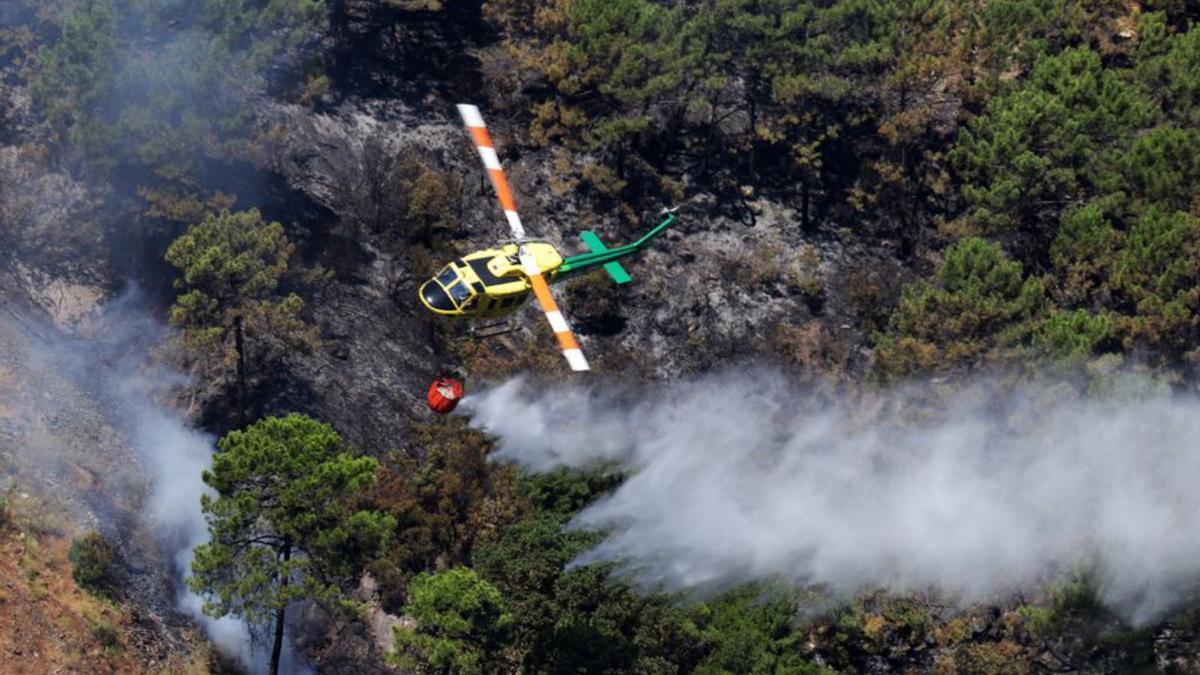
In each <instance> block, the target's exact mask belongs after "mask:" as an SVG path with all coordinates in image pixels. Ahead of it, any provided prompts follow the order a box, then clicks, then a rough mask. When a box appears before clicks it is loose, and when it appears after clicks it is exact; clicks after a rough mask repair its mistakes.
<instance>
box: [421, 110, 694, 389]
mask: <svg viewBox="0 0 1200 675" xmlns="http://www.w3.org/2000/svg"><path fill="white" fill-rule="evenodd" d="M458 112H459V115H460V116H461V117H462V120H463V125H464V126H465V127H466V129H467V133H468V134H470V136H471V140H472V141H473V142H474V144H475V147H476V149H477V150H478V151H479V158H480V159H481V160H482V161H483V166H484V168H485V169H487V173H488V176H489V177H490V178H491V181H492V187H493V188H495V190H496V196H497V197H498V198H499V200H500V208H501V209H503V211H504V216H505V218H506V219H507V221H508V226H509V230H510V231H511V232H512V240H510V241H508V242H502V243H501V245H499V246H498V247H496V248H489V249H485V250H482V251H477V252H475V253H471V254H470V255H466V256H463V257H461V258H458V259H457V260H454V261H453V262H451V263H449V264H447V265H446V266H445V267H443V268H442V269H441V270H440V271H439V272H438V273H437V274H436V275H435V276H434V277H433V278H431V279H430V280H429V281H426V282H425V283H424V284H422V285H421V287H420V289H419V290H418V295H419V296H420V298H421V302H422V304H424V305H425V307H426V308H427V309H429V311H431V312H434V313H435V314H441V315H444V316H453V317H467V318H484V319H490V318H499V317H504V316H507V315H509V314H513V313H515V312H516V311H517V310H519V309H520V308H521V307H523V306H524V305H525V303H526V302H527V301H528V300H529V298H530V296H531V295H532V296H533V297H534V298H535V299H536V300H537V303H538V305H539V306H540V307H541V309H542V311H543V312H544V313H545V314H546V319H547V320H548V321H549V322H550V327H551V328H552V329H553V330H554V335H555V337H556V338H557V339H558V345H559V348H560V349H562V352H563V356H565V357H566V359H567V363H568V364H569V365H570V367H571V370H576V371H581V370H588V369H589V366H588V362H587V358H586V357H584V355H583V350H582V349H580V347H579V341H578V340H577V339H576V338H575V334H574V333H573V332H572V331H571V327H570V325H569V324H568V323H567V320H566V318H565V317H564V316H563V313H562V312H561V311H560V310H559V309H558V305H557V303H556V302H555V300H554V295H553V294H552V293H551V292H550V284H551V283H555V282H558V281H562V280H564V279H569V278H571V277H573V276H576V275H578V274H582V273H584V272H589V271H591V270H594V269H597V268H603V269H604V271H605V272H607V273H608V275H609V276H610V277H611V278H612V280H613V281H614V282H616V283H618V284H627V283H629V282H630V281H632V278H631V277H630V276H629V273H628V272H626V271H625V268H623V267H622V266H621V263H620V262H618V260H619V259H621V258H624V257H626V256H628V255H632V254H634V253H637V252H638V251H641V250H642V249H645V248H646V247H648V246H649V245H650V243H651V241H652V240H653V239H654V238H655V237H657V236H658V235H659V234H661V233H662V232H663V231H664V230H666V229H667V228H669V227H670V226H671V225H672V224H673V223H674V222H675V220H676V217H675V211H674V209H666V210H664V212H663V213H664V214H665V216H666V218H665V219H664V220H663V221H662V222H660V223H659V224H658V225H657V226H655V227H654V228H653V229H651V230H650V231H648V232H647V233H646V234H644V235H643V236H642V237H641V238H640V239H638V240H637V241H635V242H633V243H631V244H626V245H624V246H617V247H615V248H608V247H607V246H605V245H604V243H603V242H602V241H601V240H600V238H599V237H598V236H596V234H595V233H594V232H591V231H583V232H581V233H580V235H579V236H580V238H581V239H583V243H584V244H585V245H586V246H587V248H588V251H589V252H588V253H584V254H581V255H576V256H571V257H564V256H563V255H562V254H561V253H560V252H559V251H558V250H557V249H556V248H555V247H554V246H553V245H551V244H549V243H546V242H543V241H535V240H533V239H531V238H530V237H528V236H527V234H526V232H525V227H524V225H523V224H522V223H521V217H520V215H518V214H517V207H516V202H515V201H514V200H513V196H512V190H511V189H510V188H509V186H508V180H507V179H506V178H505V177H504V170H503V169H502V168H501V166H500V158H499V157H498V156H497V155H496V149H495V147H494V146H493V145H492V139H491V136H490V135H489V134H488V130H487V126H486V125H485V124H484V121H483V115H482V114H480V112H479V108H477V107H476V106H474V105H469V104H459V105H458Z"/></svg>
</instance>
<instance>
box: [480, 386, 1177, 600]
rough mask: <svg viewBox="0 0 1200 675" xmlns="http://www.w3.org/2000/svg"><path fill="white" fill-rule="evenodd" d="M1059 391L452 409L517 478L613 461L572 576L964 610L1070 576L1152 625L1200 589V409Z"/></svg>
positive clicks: (695, 397)
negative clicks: (600, 569) (609, 571)
mask: <svg viewBox="0 0 1200 675" xmlns="http://www.w3.org/2000/svg"><path fill="white" fill-rule="evenodd" d="M1065 389H1068V388H1065V387H1064V388H1059V389H1055V388H1050V389H1042V390H1040V391H1039V392H1038V393H1033V392H1026V393H1024V394H998V393H994V391H995V390H994V389H989V388H987V387H982V386H981V387H977V388H975V389H972V390H970V391H967V392H963V393H962V394H960V395H958V396H957V397H956V403H954V404H953V405H952V406H950V407H949V408H946V407H943V408H942V409H941V410H939V411H937V412H938V414H936V415H930V414H928V411H927V410H926V412H925V414H924V417H922V415H921V414H920V411H921V410H922V409H924V408H923V407H922V406H925V407H926V408H927V406H928V403H929V401H930V400H931V399H929V398H928V397H927V396H925V394H924V393H923V392H921V391H918V390H907V391H897V392H892V393H888V394H883V395H880V396H878V397H875V398H874V400H872V401H869V402H866V401H859V402H857V403H853V404H852V403H849V402H847V401H838V400H822V399H821V398H819V397H817V396H814V395H811V394H809V393H806V392H805V391H802V390H801V389H800V388H799V387H798V386H797V385H796V384H794V383H791V382H789V381H788V380H787V379H786V378H785V377H784V376H782V375H779V374H777V373H775V372H772V371H768V370H765V369H764V370H754V369H752V370H750V371H745V370H743V371H739V372H725V373H720V374H713V375H708V376H704V377H700V378H696V379H692V380H686V381H680V382H674V383H670V384H667V385H663V386H660V387H656V388H653V389H649V390H644V391H641V392H636V391H633V390H618V391H610V390H605V389H600V388H593V389H585V388H557V389H544V390H541V391H540V392H533V390H532V388H531V387H529V386H527V385H526V383H524V382H522V381H520V380H514V381H510V382H507V383H504V384H502V385H500V386H498V387H495V388H493V389H490V390H488V391H485V392H483V393H481V394H479V395H477V396H473V397H469V398H468V399H466V400H465V401H464V408H465V409H466V410H467V411H468V413H469V414H472V415H473V424H475V425H476V426H478V427H481V428H483V429H486V430H487V431H488V432H490V433H492V434H495V435H496V436H497V437H498V451H497V453H496V455H495V456H496V457H497V458H498V459H503V460H508V461H513V462H516V463H518V464H520V465H522V466H523V467H525V468H527V469H529V470H531V471H534V472H540V471H546V470H549V469H553V468H555V467H561V466H567V467H577V468H586V467H589V466H594V465H596V464H598V463H607V462H618V463H619V464H620V465H621V466H622V467H623V469H624V470H625V472H626V476H627V478H626V480H625V481H624V482H623V483H622V484H621V485H620V487H618V488H617V489H616V490H615V491H614V492H613V493H612V494H611V495H609V496H606V497H604V498H603V499H601V500H600V501H598V502H597V503H595V504H593V505H592V506H590V507H589V508H587V509H586V510H584V511H583V512H582V513H580V514H579V515H578V516H577V518H576V519H575V524H576V525H577V526H580V527H585V528H589V529H598V530H602V531H604V532H606V534H607V536H606V538H605V540H604V541H603V543H601V544H600V545H599V546H598V547H597V548H595V549H594V550H592V551H590V552H588V553H587V554H585V555H584V556H583V557H582V558H581V559H580V560H579V561H577V562H579V563H589V562H596V561H617V562H618V563H619V564H620V567H621V569H622V570H623V571H624V572H625V573H627V574H629V575H631V576H632V577H633V578H634V579H635V580H636V581H638V582H640V583H642V584H646V585H649V586H654V587H664V588H667V589H686V588H705V587H724V586H726V585H729V584H734V583H738V582H742V581H748V580H752V579H760V578H768V577H771V578H780V577H782V578H785V579H789V580H792V581H795V582H798V583H802V584H814V585H821V586H824V587H827V588H828V589H830V590H832V591H834V592H837V593H853V592H855V591H858V590H863V589H869V588H879V587H882V588H888V589H892V590H897V591H911V590H930V589H933V590H937V591H939V592H940V593H942V594H944V595H947V596H949V597H953V598H957V599H959V600H961V601H963V602H971V601H978V600H982V599H984V598H986V597H988V596H992V595H994V594H1004V593H1011V592H1014V591H1017V590H1023V589H1027V588H1030V587H1032V586H1034V585H1035V584H1038V583H1040V582H1043V581H1045V580H1047V579H1048V578H1052V577H1054V576H1055V575H1059V574H1063V573H1068V572H1072V571H1077V570H1079V569H1081V568H1083V567H1086V568H1088V569H1089V570H1092V571H1093V573H1094V574H1095V575H1096V577H1097V582H1098V584H1099V592H1100V595H1101V599H1102V600H1103V601H1104V602H1105V603H1106V604H1108V605H1109V606H1110V607H1112V608H1113V609H1114V610H1116V611H1117V612H1119V613H1121V614H1122V615H1123V616H1125V617H1126V618H1127V619H1129V620H1130V621H1132V622H1134V623H1140V622H1145V621H1148V620H1151V619H1153V618H1155V617H1157V616H1160V615H1161V614H1162V612H1164V611H1166V610H1168V609H1170V608H1171V607H1172V606H1173V605H1174V604H1177V603H1178V602H1179V600H1180V598H1181V596H1182V595H1183V594H1185V593H1187V592H1190V591H1191V590H1193V589H1194V588H1195V587H1196V582H1197V581H1200V517H1198V516H1200V446H1198V444H1200V401H1197V400H1195V399H1193V398H1184V399H1180V398H1174V397H1170V396H1168V395H1166V394H1155V395H1151V396H1149V397H1146V398H1142V399H1140V400H1138V399H1134V400H1127V399H1122V400H1109V401H1101V400H1077V399H1075V398H1074V397H1072V396H1069V395H1065V394H1063V390H1065Z"/></svg>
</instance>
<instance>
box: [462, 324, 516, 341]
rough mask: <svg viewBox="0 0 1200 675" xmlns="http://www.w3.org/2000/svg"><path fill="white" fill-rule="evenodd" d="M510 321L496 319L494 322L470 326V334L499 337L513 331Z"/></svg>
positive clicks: (480, 336) (479, 336) (481, 336)
mask: <svg viewBox="0 0 1200 675" xmlns="http://www.w3.org/2000/svg"><path fill="white" fill-rule="evenodd" d="M515 330H516V328H514V327H513V325H512V323H510V322H508V321H497V322H496V323H485V324H483V325H479V326H471V335H472V336H473V337H477V338H491V337H500V336H501V335H508V334H509V333H511V332H513V331H515Z"/></svg>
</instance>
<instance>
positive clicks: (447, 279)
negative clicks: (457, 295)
mask: <svg viewBox="0 0 1200 675" xmlns="http://www.w3.org/2000/svg"><path fill="white" fill-rule="evenodd" d="M457 278H458V273H457V272H455V271H454V267H452V266H450V265H446V269H444V270H442V271H441V273H440V274H438V275H437V280H438V281H440V282H441V284H442V285H443V286H445V287H446V288H450V284H452V283H454V280H455V279H457Z"/></svg>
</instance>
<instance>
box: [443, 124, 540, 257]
mask: <svg viewBox="0 0 1200 675" xmlns="http://www.w3.org/2000/svg"><path fill="white" fill-rule="evenodd" d="M458 114H459V115H461V116H462V120H463V125H465V126H466V127H467V133H469V134H471V140H472V141H474V142H475V148H476V149H477V150H479V159H481V160H483V168H485V169H487V172H488V177H490V178H491V179H492V187H494V188H496V196H497V197H499V198H500V208H502V209H504V217H505V218H507V219H508V227H509V229H510V230H512V235H513V239H517V240H521V239H524V238H525V228H524V226H522V225H521V216H519V215H517V203H516V202H515V201H513V195H512V190H510V189H509V187H508V179H506V178H505V177H504V169H502V168H500V157H499V156H497V155H496V148H495V146H493V145H492V137H491V136H490V135H489V134H488V130H487V125H486V124H484V123H483V115H481V114H479V108H476V107H475V106H473V105H470V104H466V103H460V104H458Z"/></svg>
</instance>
